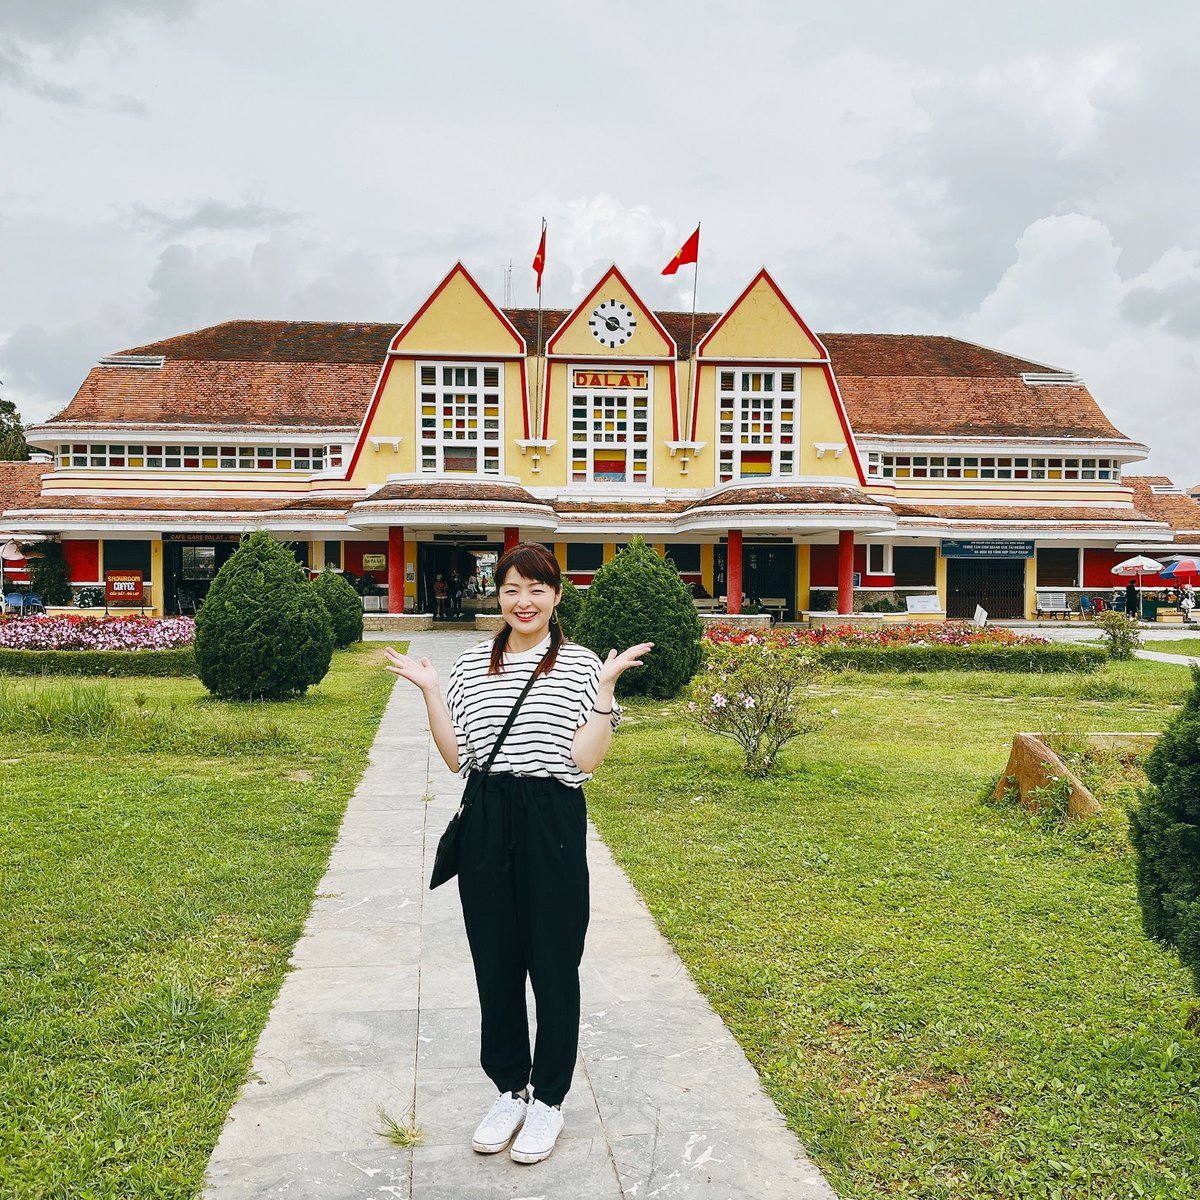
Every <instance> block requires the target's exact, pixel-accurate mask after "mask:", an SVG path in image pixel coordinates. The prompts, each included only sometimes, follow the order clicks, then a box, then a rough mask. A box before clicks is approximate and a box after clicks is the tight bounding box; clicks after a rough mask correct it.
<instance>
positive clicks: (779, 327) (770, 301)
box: [696, 267, 829, 362]
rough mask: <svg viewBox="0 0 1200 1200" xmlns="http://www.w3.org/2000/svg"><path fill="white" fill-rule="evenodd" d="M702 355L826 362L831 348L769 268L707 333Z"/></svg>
mask: <svg viewBox="0 0 1200 1200" xmlns="http://www.w3.org/2000/svg"><path fill="white" fill-rule="evenodd" d="M696 353H697V355H698V356H699V357H701V358H730V359H734V358H736V359H754V358H765V359H772V360H775V361H784V362H804V361H814V362H822V361H825V362H827V361H828V360H829V351H827V350H826V349H825V347H824V345H822V343H821V339H820V338H819V337H817V335H816V334H815V333H813V331H812V330H811V329H809V327H808V326H807V325H806V324H805V323H804V320H803V318H802V317H801V316H800V314H799V313H798V312H797V311H796V310H795V309H794V308H793V307H792V306H791V303H790V302H789V301H788V298H787V297H786V296H785V295H784V294H783V292H781V291H780V290H779V285H778V284H777V283H776V282H775V280H773V279H772V278H771V276H770V275H769V274H768V272H767V269H766V267H763V269H762V270H761V271H759V273H758V274H757V275H755V277H754V278H753V279H752V280H751V281H750V283H749V285H748V286H747V288H746V290H745V291H744V292H743V293H742V294H741V295H740V296H739V297H738V298H737V299H736V300H735V301H734V302H733V303H732V304H731V305H730V306H729V309H728V311H727V312H726V313H725V315H724V316H723V317H722V318H721V319H720V320H719V321H718V322H717V323H716V324H715V325H714V326H713V327H712V328H711V329H710V330H709V331H708V333H706V334H705V335H704V337H703V338H702V339H701V340H700V345H699V346H698V347H697V348H696Z"/></svg>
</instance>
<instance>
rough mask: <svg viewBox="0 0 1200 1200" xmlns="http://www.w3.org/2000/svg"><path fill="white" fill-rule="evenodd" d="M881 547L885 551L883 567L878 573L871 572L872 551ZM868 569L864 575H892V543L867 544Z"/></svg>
mask: <svg viewBox="0 0 1200 1200" xmlns="http://www.w3.org/2000/svg"><path fill="white" fill-rule="evenodd" d="M877 546H878V547H879V549H881V550H882V551H883V566H882V567H881V568H880V569H879V570H878V571H872V570H871V551H872V550H873V549H874V548H875V547H877ZM866 567H867V569H866V570H865V571H864V572H863V574H864V575H891V574H892V573H893V572H892V543H891V542H867V561H866Z"/></svg>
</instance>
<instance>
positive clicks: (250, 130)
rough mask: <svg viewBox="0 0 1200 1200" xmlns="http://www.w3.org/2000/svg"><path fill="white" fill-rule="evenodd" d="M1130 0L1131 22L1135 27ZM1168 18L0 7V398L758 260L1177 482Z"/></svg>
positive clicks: (1178, 84) (729, 0) (670, 295)
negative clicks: (160, 357)
mask: <svg viewBox="0 0 1200 1200" xmlns="http://www.w3.org/2000/svg"><path fill="white" fill-rule="evenodd" d="M1148 15H1149V16H1151V17H1152V20H1149V21H1148V20H1147V16H1148ZM1198 43H1200V9H1198V8H1197V6H1196V5H1195V4H1194V3H1191V2H1190V0H1180V2H1178V3H1176V2H1172V0H1156V2H1155V3H1154V4H1153V5H1151V6H1149V8H1146V7H1139V6H1131V5H1129V4H1128V3H1108V2H1107V0H1088V2H1086V3H1083V2H1075V0H1069V2H1068V0H1058V2H1056V3H1054V4H1046V3H1044V0H1039V2H1026V0H1009V2H1008V3H1006V4H1004V5H991V6H978V5H963V4H962V3H961V2H959V0H955V2H954V3H949V2H941V0H936V2H935V0H912V2H911V3H908V4H896V3H895V0H856V2H854V3H848V4H840V5H830V4H820V5H817V4H810V3H803V2H802V0H686V2H684V0H662V2H658V3H655V2H654V0H603V2H594V0H589V2H580V0H576V2H573V3H572V2H563V0H559V2H557V3H540V4H538V3H530V2H525V0H510V2H509V3H506V4H496V3H492V2H485V0H470V2H459V3H455V2H454V0H446V2H444V3H442V4H440V5H422V6H419V7H418V6H417V5H412V4H405V3H395V2H394V0H392V2H389V0H340V3H339V4H337V5H330V4H328V3H327V2H325V0H286V2H285V0H0V164H2V165H0V283H2V285H3V286H0V380H3V386H2V389H0V394H2V395H3V396H5V397H6V398H8V399H10V400H13V401H15V402H16V403H17V405H18V407H19V408H20V410H21V412H22V413H23V415H24V416H25V417H26V419H27V420H32V419H40V418H44V417H47V416H49V415H50V414H51V413H52V412H54V411H56V410H58V409H59V408H61V407H62V406H63V405H64V404H65V403H66V402H67V401H68V400H69V399H70V397H71V395H72V394H73V392H74V391H75V388H76V387H77V386H78V384H79V382H80V381H81V379H82V378H83V376H84V374H85V373H86V371H87V369H88V367H89V366H90V365H91V363H92V362H93V361H94V360H95V359H96V357H97V356H98V355H101V354H105V353H111V352H113V351H115V350H119V349H123V348H125V347H127V346H132V345H136V344H138V343H140V342H144V341H146V340H149V339H151V338H157V337H162V336H167V335H170V334H173V333H179V332H183V331H185V330H188V329H194V328H198V327H200V326H203V325H207V324H212V323H215V322H217V321H222V320H229V319H232V318H238V317H269V318H277V319H283V318H286V319H308V320H371V321H396V322H400V321H402V320H404V319H406V318H407V316H408V315H409V314H410V313H411V311H412V309H413V307H414V305H415V304H416V303H417V302H419V301H420V299H422V298H423V296H424V295H425V294H426V293H427V292H428V291H429V290H430V288H431V287H432V286H433V284H434V283H436V282H437V280H438V279H439V278H440V277H441V276H442V275H443V274H444V273H445V271H446V270H447V269H448V268H449V267H450V266H451V265H452V264H453V262H454V261H455V260H456V259H459V258H461V259H462V260H463V261H464V262H465V263H466V264H467V266H468V267H469V268H470V269H471V270H472V271H473V272H474V273H475V274H476V277H477V278H478V279H479V280H480V282H481V283H482V284H483V285H484V287H486V288H488V289H489V290H490V291H491V293H492V294H493V296H494V297H495V298H496V299H497V300H500V301H503V299H504V298H505V297H504V288H505V282H504V270H505V266H506V264H507V263H508V262H509V261H510V260H511V261H512V262H513V263H514V270H513V272H512V285H511V286H512V301H513V303H515V304H531V303H533V302H534V291H533V275H532V272H531V271H530V269H529V262H530V259H531V258H532V255H533V250H534V248H535V245H536V242H537V235H538V230H539V228H540V221H541V218H542V216H543V215H544V216H545V217H546V218H547V219H548V221H549V229H550V234H549V250H548V258H549V267H548V270H547V275H546V291H545V296H546V302H547V304H549V305H569V304H571V303H573V302H574V301H576V300H578V299H579V298H580V296H581V292H582V291H586V290H587V289H588V288H589V287H590V285H591V283H592V282H594V280H595V278H596V276H597V275H598V273H599V272H600V270H601V269H602V268H603V267H604V266H606V265H607V264H608V263H609V262H612V261H616V262H618V263H619V264H620V265H621V267H622V268H623V269H624V270H625V271H626V273H627V274H628V275H629V276H630V279H631V281H632V282H633V284H634V286H635V287H638V288H639V289H640V290H641V291H642V293H643V295H644V296H645V297H646V298H647V300H649V301H650V302H651V303H655V304H657V305H659V306H660V307H680V308H687V307H688V306H689V305H690V301H691V280H690V273H689V272H686V271H685V272H681V273H680V275H679V276H678V277H677V279H678V282H675V281H672V280H670V279H664V278H662V277H661V276H660V275H659V271H660V269H661V267H662V265H663V263H664V262H665V261H666V260H667V259H669V258H670V257H671V255H672V254H673V253H674V251H675V250H676V249H677V248H678V246H679V244H680V242H681V241H682V240H683V239H684V238H685V237H686V236H687V234H688V233H690V232H691V230H692V229H693V228H694V226H695V223H696V222H697V221H702V222H703V241H702V250H701V267H700V271H701V273H700V278H699V292H700V295H699V304H700V306H701V307H702V308H714V309H719V308H722V307H723V306H725V305H727V304H728V303H729V302H730V301H731V300H732V299H733V298H734V297H735V296H736V295H737V294H738V292H739V291H740V290H741V288H742V287H743V286H744V285H745V283H746V282H747V281H748V279H749V278H750V276H751V275H752V274H753V273H754V272H755V271H756V270H757V268H758V267H759V266H761V265H763V264H766V265H767V266H768V267H769V268H770V269H771V271H772V272H773V273H774V274H775V276H776V278H777V279H778V280H779V281H780V283H781V284H782V285H783V287H784V289H785V290H786V291H787V292H788V294H789V295H790V297H791V298H792V300H793V302H794V303H795V304H796V305H797V307H798V308H799V309H800V311H801V312H802V314H803V315H804V316H805V317H806V319H807V320H808V321H809V323H810V324H812V325H813V326H814V328H816V329H819V330H853V331H868V332H935V333H950V334H955V335H957V336H960V337H965V338H968V339H971V340H973V341H977V342H982V343H985V344H987V345H992V346H999V347H1001V348H1003V349H1006V350H1009V351H1011V352H1014V353H1017V354H1020V355H1024V356H1026V357H1029V358H1033V359H1036V360H1038V361H1042V362H1046V363H1049V364H1051V365H1054V366H1058V367H1062V368H1068V369H1072V370H1076V371H1078V372H1079V373H1080V374H1082V375H1083V376H1084V378H1085V379H1086V380H1087V382H1088V384H1089V386H1090V387H1091V389H1092V391H1093V394H1094V395H1095V396H1096V398H1097V399H1098V400H1099V401H1100V403H1101V404H1102V405H1103V407H1104V408H1105V410H1106V411H1107V412H1108V414H1109V416H1110V417H1111V418H1112V419H1113V421H1114V422H1115V423H1116V425H1117V426H1118V427H1119V428H1120V429H1121V430H1122V431H1123V432H1125V433H1126V434H1128V435H1129V436H1131V437H1134V438H1137V439H1138V440H1141V441H1143V442H1146V443H1148V444H1149V445H1150V446H1151V447H1152V448H1153V453H1152V455H1151V458H1150V460H1149V462H1148V464H1145V465H1143V466H1140V467H1138V468H1137V469H1138V470H1139V471H1143V472H1144V471H1147V470H1150V471H1156V472H1160V473H1163V474H1169V475H1171V476H1172V477H1173V478H1175V480H1176V482H1179V483H1182V484H1186V485H1189V486H1190V485H1192V484H1194V483H1197V482H1200V415H1198V413H1200V404H1198V400H1200V396H1198V394H1197V386H1196V379H1197V357H1198V355H1197V348H1196V347H1197V344H1198V343H1197V334H1198V333H1200V204H1198V203H1197V199H1198V197H1200V189H1198V187H1197V184H1198V183H1200V179H1198V175H1200V165H1198V164H1200V156H1198V155H1197V152H1196V146H1197V144H1198V137H1197V135H1198V134H1200V71H1198V70H1197V51H1196V46H1197V44H1198Z"/></svg>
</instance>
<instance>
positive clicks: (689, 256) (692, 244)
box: [662, 225, 700, 275]
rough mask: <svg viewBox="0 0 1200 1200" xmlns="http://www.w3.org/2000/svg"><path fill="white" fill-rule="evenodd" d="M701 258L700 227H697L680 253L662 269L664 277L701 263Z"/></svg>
mask: <svg viewBox="0 0 1200 1200" xmlns="http://www.w3.org/2000/svg"><path fill="white" fill-rule="evenodd" d="M699 258H700V226H699V225H697V226H696V232H695V233H693V234H692V236H691V237H690V238H688V240H687V241H686V242H684V243H683V245H682V246H680V248H679V253H678V254H676V255H675V257H674V258H673V259H671V261H670V262H669V263H667V265H666V266H665V267H663V269H662V273H663V274H664V275H674V274H675V272H676V271H678V270H679V268H680V267H686V266H687V265H688V263H694V262H697V261H699Z"/></svg>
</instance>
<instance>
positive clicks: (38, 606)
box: [25, 592, 46, 616]
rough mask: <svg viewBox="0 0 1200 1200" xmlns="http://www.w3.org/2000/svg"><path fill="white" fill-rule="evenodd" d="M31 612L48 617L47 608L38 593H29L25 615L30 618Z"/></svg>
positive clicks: (26, 599)
mask: <svg viewBox="0 0 1200 1200" xmlns="http://www.w3.org/2000/svg"><path fill="white" fill-rule="evenodd" d="M31 612H40V613H41V614H42V615H43V616H45V615H46V606H45V605H44V604H43V603H42V598H41V596H39V595H38V594H37V592H29V593H28V594H27V595H26V597H25V615H26V616H29V614H30V613H31Z"/></svg>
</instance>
